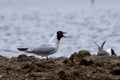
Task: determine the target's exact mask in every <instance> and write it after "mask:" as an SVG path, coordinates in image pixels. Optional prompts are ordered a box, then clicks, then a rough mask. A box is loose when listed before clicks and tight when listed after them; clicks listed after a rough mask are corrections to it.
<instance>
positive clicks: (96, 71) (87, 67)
mask: <svg viewBox="0 0 120 80" xmlns="http://www.w3.org/2000/svg"><path fill="white" fill-rule="evenodd" d="M0 80H120V56H97V55H90V52H89V51H87V50H81V51H79V52H78V53H73V54H72V55H71V56H70V57H69V58H66V57H59V58H55V59H52V58H50V59H49V60H46V59H38V58H35V57H33V56H29V57H28V56H26V55H24V54H23V55H19V56H18V57H13V58H10V59H9V58H6V57H3V56H0Z"/></svg>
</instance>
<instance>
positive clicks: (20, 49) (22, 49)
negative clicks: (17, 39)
mask: <svg viewBox="0 0 120 80" xmlns="http://www.w3.org/2000/svg"><path fill="white" fill-rule="evenodd" d="M17 49H18V50H19V51H26V50H28V48H17Z"/></svg>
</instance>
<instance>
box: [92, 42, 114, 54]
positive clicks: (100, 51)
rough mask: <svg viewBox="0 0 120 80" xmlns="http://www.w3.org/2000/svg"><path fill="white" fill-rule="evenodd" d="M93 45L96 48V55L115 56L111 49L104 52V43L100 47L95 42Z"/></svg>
mask: <svg viewBox="0 0 120 80" xmlns="http://www.w3.org/2000/svg"><path fill="white" fill-rule="evenodd" d="M94 43H95V44H96V45H97V46H98V53H97V54H98V55H115V56H116V54H115V51H114V50H113V49H111V48H110V49H107V50H106V51H105V50H104V45H105V43H106V41H104V42H103V43H102V45H101V46H99V45H98V44H97V43H96V42H94Z"/></svg>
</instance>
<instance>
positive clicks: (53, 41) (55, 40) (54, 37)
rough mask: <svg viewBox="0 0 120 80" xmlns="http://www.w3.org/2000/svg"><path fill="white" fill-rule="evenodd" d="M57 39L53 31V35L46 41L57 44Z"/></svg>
mask: <svg viewBox="0 0 120 80" xmlns="http://www.w3.org/2000/svg"><path fill="white" fill-rule="evenodd" d="M59 42H60V41H59V40H58V39H57V34H56V33H55V34H54V35H53V37H52V38H51V39H50V40H49V41H48V43H55V44H59Z"/></svg>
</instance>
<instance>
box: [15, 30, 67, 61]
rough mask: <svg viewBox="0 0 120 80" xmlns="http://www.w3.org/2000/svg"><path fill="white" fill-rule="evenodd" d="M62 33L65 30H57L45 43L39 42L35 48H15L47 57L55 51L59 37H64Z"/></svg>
mask: <svg viewBox="0 0 120 80" xmlns="http://www.w3.org/2000/svg"><path fill="white" fill-rule="evenodd" d="M64 34H66V32H63V31H57V32H56V33H55V34H54V35H53V37H52V38H51V39H50V40H49V42H47V43H43V44H40V45H39V46H38V47H36V48H32V49H30V48H17V49H18V50H19V51H24V52H27V53H33V54H36V55H40V56H42V57H44V56H45V57H46V58H47V59H48V56H49V55H51V54H53V53H55V52H56V51H57V50H58V48H59V43H60V40H61V38H63V37H65V36H64Z"/></svg>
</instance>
